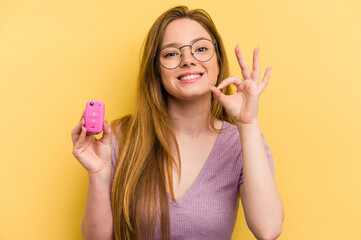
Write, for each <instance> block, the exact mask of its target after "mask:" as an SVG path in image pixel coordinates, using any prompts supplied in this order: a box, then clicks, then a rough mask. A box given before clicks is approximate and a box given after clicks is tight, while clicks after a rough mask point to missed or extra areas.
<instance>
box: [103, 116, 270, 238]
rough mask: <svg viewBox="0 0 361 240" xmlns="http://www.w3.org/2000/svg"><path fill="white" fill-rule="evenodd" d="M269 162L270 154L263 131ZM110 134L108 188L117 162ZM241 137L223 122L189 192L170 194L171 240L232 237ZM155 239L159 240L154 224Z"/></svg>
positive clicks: (236, 206)
mask: <svg viewBox="0 0 361 240" xmlns="http://www.w3.org/2000/svg"><path fill="white" fill-rule="evenodd" d="M262 139H263V143H264V146H265V150H266V153H267V158H268V161H269V165H270V167H271V169H272V172H273V174H274V163H273V157H272V154H271V151H270V148H269V147H268V145H267V143H266V141H265V139H264V136H263V134H262ZM115 141H116V139H115V137H114V135H113V136H112V171H111V183H110V191H111V188H112V184H113V178H114V173H115V169H116V165H117V161H118V156H116V151H115ZM241 153H242V150H241V140H240V136H239V132H238V128H237V127H236V126H235V125H232V124H230V123H228V122H226V121H223V125H222V131H221V132H220V133H219V135H218V137H217V139H216V142H215V144H214V146H213V149H212V151H211V153H210V155H209V156H208V159H207V160H206V162H205V164H204V165H203V167H202V169H201V171H200V173H199V174H198V176H197V177H196V179H195V181H194V182H193V184H192V185H191V186H190V188H189V189H188V191H187V192H186V193H185V194H184V195H183V197H181V198H180V199H179V200H177V203H175V202H174V201H173V199H172V198H171V197H170V195H168V196H169V198H168V199H169V215H170V235H171V239H172V240H180V239H187V240H203V239H204V240H220V239H222V240H231V239H232V233H233V229H234V226H235V223H236V218H237V212H238V203H239V201H238V199H239V195H238V194H239V193H238V187H239V185H240V184H242V183H243V168H242V155H241ZM155 239H161V236H160V227H159V226H158V227H156V230H155Z"/></svg>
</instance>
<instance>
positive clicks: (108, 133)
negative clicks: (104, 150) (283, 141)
mask: <svg viewBox="0 0 361 240" xmlns="http://www.w3.org/2000/svg"><path fill="white" fill-rule="evenodd" d="M103 129H104V133H103V136H102V140H103V142H104V143H107V144H110V143H111V137H112V128H111V127H110V125H109V123H108V120H107V119H105V121H104V125H103Z"/></svg>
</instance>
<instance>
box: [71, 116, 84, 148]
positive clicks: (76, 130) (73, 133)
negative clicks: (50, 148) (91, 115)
mask: <svg viewBox="0 0 361 240" xmlns="http://www.w3.org/2000/svg"><path fill="white" fill-rule="evenodd" d="M84 114H85V110H84V111H83V114H82V116H81V118H80V120H79V122H78V124H77V125H76V126H75V127H74V129H73V130H72V131H71V140H72V141H73V145H74V144H75V142H76V141H77V140H78V138H79V135H80V133H81V131H82V126H83V125H84Z"/></svg>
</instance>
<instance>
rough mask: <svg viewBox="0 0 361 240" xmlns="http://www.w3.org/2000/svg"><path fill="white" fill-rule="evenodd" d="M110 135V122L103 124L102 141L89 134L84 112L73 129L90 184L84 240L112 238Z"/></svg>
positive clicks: (78, 155) (76, 149) (75, 152)
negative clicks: (85, 125)
mask: <svg viewBox="0 0 361 240" xmlns="http://www.w3.org/2000/svg"><path fill="white" fill-rule="evenodd" d="M111 135H112V131H111V128H110V126H109V125H108V121H107V120H106V121H105V122H104V132H103V136H102V138H101V139H96V138H95V136H94V135H88V134H87V131H86V129H85V127H84V113H83V115H82V117H81V119H80V121H79V123H78V124H77V125H76V126H75V128H74V129H73V131H72V133H71V136H72V141H73V155H74V157H76V158H77V159H78V161H79V162H80V164H81V165H83V167H84V168H85V169H86V170H87V171H88V174H89V184H88V193H87V199H86V203H85V209H84V213H83V217H82V222H81V233H82V236H83V238H84V239H85V240H90V239H92V240H96V239H99V240H100V239H101V240H111V239H113V219H112V212H111V207H110V196H109V184H110V182H109V181H110V176H111V158H112V153H111Z"/></svg>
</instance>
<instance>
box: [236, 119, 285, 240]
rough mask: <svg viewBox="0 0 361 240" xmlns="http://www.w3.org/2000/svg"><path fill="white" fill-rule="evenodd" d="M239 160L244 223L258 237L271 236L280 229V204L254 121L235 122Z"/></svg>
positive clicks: (258, 130) (281, 206) (257, 126)
mask: <svg viewBox="0 0 361 240" xmlns="http://www.w3.org/2000/svg"><path fill="white" fill-rule="evenodd" d="M238 130H239V132H240V136H241V144H242V160H243V184H242V185H241V187H240V195H241V200H242V204H243V209H244V213H245V218H246V221H247V224H248V227H249V228H250V230H251V231H252V232H253V234H254V235H255V236H256V237H257V238H258V239H275V238H276V237H277V236H278V235H279V234H280V233H281V229H282V221H283V204H282V200H281V197H280V195H279V192H278V189H277V186H276V183H275V180H274V177H273V174H272V169H271V167H270V164H269V161H268V159H267V154H266V151H265V146H264V144H263V140H262V135H261V129H260V126H259V124H258V123H255V124H244V125H239V126H238Z"/></svg>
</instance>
